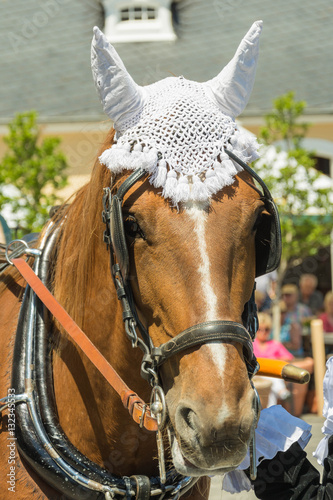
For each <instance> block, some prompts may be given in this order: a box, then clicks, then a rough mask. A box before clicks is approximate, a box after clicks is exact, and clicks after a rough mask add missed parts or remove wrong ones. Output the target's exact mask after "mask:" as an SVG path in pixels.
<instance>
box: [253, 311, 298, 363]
mask: <svg viewBox="0 0 333 500" xmlns="http://www.w3.org/2000/svg"><path fill="white" fill-rule="evenodd" d="M258 321H259V328H258V331H257V334H256V337H255V339H254V342H253V351H254V354H255V356H257V357H259V358H270V359H281V360H282V361H291V360H292V359H294V356H293V355H292V354H291V352H289V351H288V349H286V348H285V347H284V345H283V344H282V343H281V342H277V341H276V340H271V338H270V337H271V330H272V319H271V316H270V315H269V314H267V313H264V312H262V313H260V312H259V313H258Z"/></svg>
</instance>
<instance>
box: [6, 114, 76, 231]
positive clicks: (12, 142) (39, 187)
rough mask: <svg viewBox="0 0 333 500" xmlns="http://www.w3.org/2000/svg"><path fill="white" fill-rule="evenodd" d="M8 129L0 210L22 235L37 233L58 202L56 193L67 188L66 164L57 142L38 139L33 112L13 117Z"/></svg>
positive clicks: (49, 138) (38, 134) (58, 141)
mask: <svg viewBox="0 0 333 500" xmlns="http://www.w3.org/2000/svg"><path fill="white" fill-rule="evenodd" d="M8 127H9V133H8V135H7V136H6V137H4V142H5V143H6V145H7V146H8V149H7V152H6V153H5V155H4V157H3V158H2V160H1V162H0V210H1V212H2V211H3V209H4V208H7V209H9V210H10V211H11V212H12V213H13V214H15V217H16V223H17V226H19V227H21V228H22V232H24V233H26V232H31V231H39V230H40V229H41V228H42V226H43V225H44V224H45V222H46V220H47V219H48V213H49V209H50V208H51V207H52V206H53V205H55V204H57V203H59V202H60V201H61V200H60V199H59V197H58V195H57V191H58V190H59V189H61V188H63V187H65V186H66V184H67V176H66V169H67V161H66V158H65V156H64V154H63V153H62V152H61V151H60V149H59V145H60V139H59V138H57V137H47V138H44V139H43V140H41V139H40V132H39V127H38V125H37V113H36V112H34V111H29V112H26V113H20V114H17V115H16V116H15V118H14V119H13V121H12V122H11V123H10V124H9V125H8ZM8 187H10V188H8ZM9 192H10V194H8V193H9Z"/></svg>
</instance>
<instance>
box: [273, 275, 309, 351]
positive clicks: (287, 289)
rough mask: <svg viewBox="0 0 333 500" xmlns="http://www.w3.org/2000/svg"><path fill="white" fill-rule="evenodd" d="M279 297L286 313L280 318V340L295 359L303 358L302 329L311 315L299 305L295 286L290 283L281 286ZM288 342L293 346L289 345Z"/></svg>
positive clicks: (303, 306)
mask: <svg viewBox="0 0 333 500" xmlns="http://www.w3.org/2000/svg"><path fill="white" fill-rule="evenodd" d="M281 296H282V300H283V302H284V303H285V307H286V311H285V312H284V313H283V314H282V318H281V334H280V340H281V342H282V343H283V345H284V346H285V347H286V348H287V349H289V350H290V351H291V352H292V354H293V355H294V356H295V357H297V358H300V357H303V356H304V351H303V345H302V328H303V325H304V324H306V323H307V322H309V321H310V319H311V318H312V317H313V314H312V311H311V309H310V308H309V307H308V306H306V305H304V304H300V302H299V300H298V288H297V286H296V285H294V284H292V283H289V284H287V285H283V287H282V289H281ZM295 339H298V341H297V342H296V340H295ZM299 341H300V345H299ZM290 342H292V343H293V344H294V345H290Z"/></svg>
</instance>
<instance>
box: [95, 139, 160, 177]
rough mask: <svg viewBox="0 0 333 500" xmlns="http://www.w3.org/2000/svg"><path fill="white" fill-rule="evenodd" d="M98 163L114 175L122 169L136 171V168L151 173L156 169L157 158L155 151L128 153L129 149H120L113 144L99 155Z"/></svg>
mask: <svg viewBox="0 0 333 500" xmlns="http://www.w3.org/2000/svg"><path fill="white" fill-rule="evenodd" d="M99 161H100V163H101V164H102V165H106V166H107V167H108V168H109V169H110V170H111V172H113V173H115V174H118V173H120V172H122V170H124V169H126V170H136V169H138V168H142V169H144V170H147V172H149V173H151V172H152V171H154V169H155V168H156V165H157V161H158V156H157V151H156V150H155V149H150V150H148V151H145V152H144V151H139V150H136V151H135V150H133V151H130V148H126V147H120V146H118V145H116V144H115V145H114V146H113V147H112V148H110V149H107V150H105V151H104V152H103V153H102V154H101V156H100V157H99Z"/></svg>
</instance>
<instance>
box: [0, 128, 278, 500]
mask: <svg viewBox="0 0 333 500" xmlns="http://www.w3.org/2000/svg"><path fill="white" fill-rule="evenodd" d="M117 144H119V140H118V139H117V136H116V134H115V130H114V129H113V130H111V131H110V133H109V134H108V137H107V139H106V142H105V144H104V145H103V147H102V149H101V151H100V153H99V156H98V158H97V159H96V162H95V165H94V168H93V171H92V175H91V180H90V181H89V182H88V184H87V185H86V186H84V187H83V188H81V189H80V190H79V191H78V192H77V193H76V196H75V198H74V200H73V201H72V202H71V203H70V204H68V205H66V206H64V207H62V208H61V209H59V210H58V211H57V212H56V213H55V215H54V216H53V218H52V220H51V222H49V223H48V224H47V226H46V227H45V228H44V230H43V232H42V234H41V236H40V237H39V239H38V241H37V242H35V243H34V244H33V245H32V246H33V248H35V249H37V250H36V252H35V256H37V254H38V257H36V259H37V260H38V259H39V258H42V257H40V256H39V253H38V249H41V248H42V249H43V252H42V251H41V250H40V253H42V254H43V256H44V257H43V259H44V260H42V261H41V264H40V265H39V267H38V266H37V267H38V269H39V273H40V275H41V276H42V278H41V279H42V280H44V282H45V284H47V286H48V287H49V288H50V289H51V290H52V293H53V295H54V297H55V298H56V299H57V301H58V302H59V303H60V304H61V305H62V306H63V307H64V309H65V310H66V311H67V313H68V314H69V315H70V316H71V318H73V320H74V321H75V322H76V323H77V324H78V325H79V327H80V328H81V329H82V330H83V331H84V332H85V334H86V336H87V337H88V338H89V339H90V341H91V342H92V343H93V344H94V346H95V347H96V348H97V349H98V351H99V352H100V353H101V354H102V355H103V356H104V358H106V360H107V361H108V362H109V363H110V364H111V365H112V367H113V369H114V370H115V371H116V372H117V373H118V375H119V376H120V377H121V378H122V380H123V381H124V382H125V383H126V384H127V386H129V387H130V388H131V389H133V391H135V394H139V395H140V397H142V398H143V400H144V401H148V402H149V401H151V405H150V406H151V408H150V410H153V408H155V410H154V411H155V417H156V419H157V421H158V422H159V425H160V426H159V427H158V428H157V440H156V436H155V434H156V433H155V432H149V431H148V430H145V428H144V426H142V425H137V423H136V422H134V421H133V420H132V418H131V416H130V415H129V413H128V411H127V410H126V409H125V408H124V405H123V403H122V401H121V400H120V398H119V397H118V394H117V393H116V391H115V390H114V389H113V387H111V386H110V385H109V383H108V382H107V381H106V380H105V378H104V376H103V375H102V374H101V373H100V371H99V370H98V369H97V368H96V366H95V365H93V364H92V363H91V361H90V359H88V357H87V356H86V355H85V354H84V353H83V352H82V351H81V349H80V348H79V347H78V346H77V344H76V343H75V341H74V340H73V339H72V338H71V336H70V335H68V333H67V332H66V331H65V329H64V328H63V327H62V326H61V324H60V323H59V321H58V320H57V319H52V318H50V317H49V316H47V314H46V312H45V308H43V306H42V304H41V303H40V302H38V300H37V304H36V303H35V305H34V300H35V299H34V298H32V297H34V296H33V295H31V294H32V293H33V292H32V291H31V287H27V288H25V280H24V279H23V278H22V276H20V274H19V273H18V271H17V270H16V269H15V268H14V267H13V266H7V267H6V268H5V269H4V270H3V271H2V272H1V274H0V277H1V284H0V299H1V304H2V307H1V309H0V325H1V327H0V328H1V335H0V352H1V360H2V363H1V368H0V373H1V381H2V382H1V394H0V396H1V397H2V398H6V397H7V403H8V408H9V410H10V413H9V415H8V417H7V418H6V416H5V415H3V418H2V427H1V431H2V432H1V434H0V449H1V457H2V460H3V461H4V464H3V465H2V470H3V471H6V468H7V472H6V474H5V475H4V476H2V492H3V493H2V498H10V495H11V494H12V492H13V491H15V495H16V496H15V498H18V499H26V498H36V499H37V498H40V499H45V498H48V499H58V498H124V497H126V498H132V497H133V496H134V497H135V498H147V499H148V498H152V497H153V496H156V498H161V499H162V498H178V497H179V496H180V495H184V497H185V498H191V499H193V500H204V499H207V498H208V495H209V481H210V479H209V478H208V476H212V475H223V474H225V473H227V472H228V471H230V470H233V469H235V468H236V467H237V466H238V465H239V464H240V462H241V461H242V460H243V458H244V456H245V455H246V453H247V450H248V447H249V443H250V442H251V439H252V437H253V433H254V428H255V426H256V423H257V420H258V416H259V411H258V407H257V397H256V394H255V391H254V387H253V384H252V382H251V378H252V375H253V373H254V372H255V369H256V363H255V359H254V358H253V357H252V354H253V353H252V351H251V348H252V347H251V336H250V334H249V333H248V331H247V330H248V329H249V326H248V325H249V323H248V322H247V320H246V315H245V316H244V311H246V310H247V307H248V304H249V303H250V302H251V297H253V288H254V280H255V276H256V275H258V274H261V273H264V272H266V271H267V270H268V269H271V268H274V267H276V265H277V262H278V254H279V251H278V250H279V249H278V248H277V247H276V246H274V241H275V240H274V237H276V234H277V232H278V226H277V225H276V213H275V212H273V211H272V203H273V202H272V200H271V198H270V195H269V194H267V193H268V190H267V188H264V193H262V191H261V190H260V189H259V188H258V187H257V186H256V184H255V182H254V179H256V180H258V178H257V176H256V174H255V173H254V172H253V171H252V170H251V169H250V168H249V167H247V166H246V165H245V164H244V162H242V161H240V160H237V158H236V159H235V155H234V154H233V153H232V152H230V153H229V154H230V157H231V158H233V159H234V161H235V162H236V161H238V162H240V163H241V165H243V168H242V169H238V171H237V173H236V175H235V176H234V178H233V179H232V182H230V184H229V185H226V186H224V187H223V188H222V189H218V190H217V192H216V193H214V194H213V195H212V196H211V197H210V199H209V200H197V201H196V200H194V201H193V200H189V201H187V202H179V203H175V204H173V205H172V204H170V202H169V200H168V199H167V198H165V197H163V196H161V194H160V192H161V188H160V187H158V186H157V187H156V186H154V185H153V184H152V183H151V181H150V178H149V172H147V170H145V169H139V171H138V170H135V171H134V173H130V172H128V170H125V171H118V172H116V173H114V172H112V171H110V169H108V168H106V167H105V165H104V164H102V162H101V161H100V159H101V157H102V156H103V154H105V153H106V152H108V151H113V150H114V149H116V146H117ZM230 161H231V160H230ZM259 181H260V179H259ZM260 182H261V186H263V183H262V181H260ZM103 189H104V196H102V195H103ZM119 193H121V195H120V194H119ZM109 202H110V204H111V205H112V209H113V211H110V210H109V208H110V207H109ZM102 213H103V218H102V217H101V214H102ZM105 227H106V229H105ZM103 232H104V235H105V236H104V241H103ZM272 235H273V236H272ZM274 235H275V236H274ZM273 240H274V241H273ZM260 245H261V246H260ZM32 254H33V251H30V253H29V252H28V255H30V257H29V261H28V262H29V265H32V260H33V257H32V256H31V255H32ZM110 257H111V271H112V272H110ZM269 259H271V260H272V259H273V263H274V264H272V262H271V263H270V264H267V262H268V261H269ZM10 260H11V259H10V258H9V261H10ZM122 279H123V281H124V283H123V282H122ZM115 285H116V286H115ZM22 297H24V298H23V304H22ZM126 301H127V302H126ZM25 303H26V304H25ZM124 303H126V304H127V306H126V307H127V309H126V307H124ZM34 307H35V309H36V314H35V320H34V321H35V324H36V325H37V326H36V327H35V330H36V332H37V330H38V328H37V327H38V325H40V324H41V323H42V324H43V326H42V328H44V330H43V331H44V333H43V334H41V335H40V337H41V338H43V339H44V340H43V342H44V344H42V343H41V342H42V341H41V340H39V334H36V338H35V340H34V341H33V343H35V344H36V345H37V347H36V351H35V354H34V356H35V357H32V358H31V359H30V357H29V356H30V355H29V353H27V352H23V348H22V345H23V344H24V342H26V341H27V340H26V339H27V338H28V339H29V331H30V330H29V328H30V327H29V325H30V324H31V322H32V320H31V315H32V313H31V311H32V310H33V308H34ZM24 308H25V309H26V311H28V312H26V313H25V314H24V313H23V312H22V311H23V310H24ZM29 308H30V309H29ZM31 308H32V309H31ZM133 310H134V313H133ZM131 313H133V315H132V316H131ZM126 318H127V319H128V318H130V320H129V322H128V323H126V321H125V320H126ZM133 318H134V319H133ZM244 318H245V320H244ZM250 319H251V317H250ZM252 319H253V318H252ZM124 321H125V324H126V325H127V327H128V326H129V327H128V328H127V329H126V334H125V333H124ZM131 321H132V323H131ZM244 322H245V326H246V328H245V327H244V326H243V324H244ZM133 325H134V327H133ZM31 328H32V331H33V327H31ZM25 329H26V332H27V333H25V334H24V335H23V337H22V338H21V337H18V335H19V331H21V330H22V331H23V330H25ZM147 332H149V333H148V334H147ZM18 339H19V340H18ZM129 340H130V342H129ZM131 343H132V347H133V346H134V347H136V346H138V345H139V347H142V349H143V351H144V357H143V359H142V353H141V350H140V349H136V348H132V347H131ZM39 344H40V345H41V347H39ZM151 346H160V347H157V348H156V347H154V348H151ZM161 346H162V347H161ZM152 353H153V354H152ZM27 360H28V361H27ZM23 364H25V370H28V372H25V373H31V374H32V375H31V379H30V376H29V377H28V378H27V376H26V375H24V373H23V372H22V370H23V368H22V369H21V367H22V366H23ZM37 365H38V366H39V365H40V366H39V368H38V367H37ZM44 365H45V366H44ZM29 370H30V371H29ZM38 370H41V372H39V371H38ZM43 370H44V371H43ZM12 372H13V376H12V375H11V374H12ZM21 372H22V373H21ZM140 372H141V374H142V375H143V376H142V377H141V376H140ZM38 373H44V374H45V379H44V378H42V377H41V376H39V375H38ZM34 374H35V375H34ZM24 377H25V378H24ZM27 380H28V382H29V384H30V385H29V388H30V389H31V391H32V392H31V393H32V394H34V391H35V390H36V393H37V391H39V392H38V397H36V398H35V401H34V402H32V403H31V402H29V404H28V402H27V401H28V399H29V398H28V399H27V398H26V399H24V394H23V396H22V397H21V399H20V397H19V396H18V395H17V390H18V389H15V390H14V388H13V384H16V385H15V387H20V384H21V386H22V387H23V389H21V390H22V391H23V392H24V383H26V382H27ZM22 384H23V385H22ZM152 386H153V392H152ZM30 389H29V390H30ZM152 394H153V398H152ZM15 396H16V399H15ZM11 397H12V401H11V399H10V398H11ZM151 398H152V399H151ZM164 398H165V400H164ZM14 400H15V401H14ZM29 401H30V400H29ZM11 403H12V404H11ZM46 403H47V404H46ZM29 405H30V406H29ZM43 405H44V408H43ZM154 405H155V406H154ZM27 407H28V409H27ZM13 408H15V409H16V420H15V411H14V409H13ZM148 411H149V405H148V406H147V407H146V406H145V405H144V408H143V409H142V415H141V418H142V420H141V419H140V424H142V423H143V420H144V419H143V416H144V413H145V412H148ZM161 411H162V413H163V418H162V416H161V413H160V412H161ZM152 416H153V417H154V412H153V411H152ZM158 417H160V420H158ZM161 418H162V420H163V422H161ZM29 419H30V420H29ZM30 421H31V422H35V426H34V427H33V428H32V430H31V428H30V427H29V426H30V425H31V424H30V423H29V422H30ZM36 422H37V424H36ZM15 426H16V428H15ZM43 426H44V428H45V429H46V430H45V432H44V430H43ZM14 428H15V432H16V434H15V436H16V437H13V436H14V434H13V433H12V431H13V429H14ZM46 431H48V437H45V438H44V436H46V435H47V432H46ZM35 434H36V436H37V438H35V437H34V436H35ZM16 439H18V442H19V453H17V451H16V449H15V451H14V452H13V451H12V450H11V448H9V447H8V443H10V446H12V445H13V443H14V444H15V440H16ZM29 439H30V441H29ZM25 440H28V441H29V443H28V444H27V445H26V441H25ZM36 442H38V443H37V444H36ZM28 449H29V450H33V451H27V450H28ZM59 457H60V458H59ZM163 457H164V458H163ZM163 461H165V467H166V471H164V472H163V471H162V472H161V468H159V467H161V463H160V462H163ZM54 462H56V464H54ZM36 464H37V465H36ZM76 466H77V468H75V467H76ZM48 469H49V471H48ZM73 471H74V472H73ZM52 474H53V475H52ZM66 474H67V475H66ZM162 475H164V476H165V478H164V479H163V480H159V479H158V478H160V477H161V476H162ZM118 477H119V478H120V479H119V481H120V482H119V481H118V483H117V479H115V478H118ZM50 478H51V479H50ZM149 478H153V479H149ZM156 478H157V479H156ZM48 479H50V480H48ZM66 484H67V486H66ZM110 484H111V486H110ZM170 485H171V486H170ZM10 488H11V489H10ZM168 495H169V496H168Z"/></svg>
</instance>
